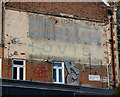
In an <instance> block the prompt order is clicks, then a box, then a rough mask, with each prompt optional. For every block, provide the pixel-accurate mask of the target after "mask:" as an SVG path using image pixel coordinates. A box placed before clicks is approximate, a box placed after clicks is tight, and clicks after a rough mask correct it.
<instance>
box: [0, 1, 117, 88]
mask: <svg viewBox="0 0 120 97" xmlns="http://www.w3.org/2000/svg"><path fill="white" fill-rule="evenodd" d="M3 5H4V3H3ZM31 6H32V7H31ZM84 6H86V8H85V7H84ZM1 13H2V15H1V17H0V19H1V53H0V54H1V60H0V62H1V64H0V65H1V69H0V70H1V75H0V76H1V78H8V79H15V80H27V81H40V82H50V83H56V84H58V85H59V84H60V85H61V84H65V85H73V86H74V85H75V86H87V87H99V88H108V87H110V88H112V86H113V85H114V84H117V83H118V77H117V76H118V71H117V68H118V67H117V66H118V59H117V58H118V57H117V56H118V51H116V50H115V49H117V47H116V45H117V43H116V41H117V40H115V39H116V38H114V37H116V36H117V35H116V30H115V29H116V27H115V25H113V24H111V16H114V12H113V10H112V8H110V10H107V7H106V6H105V4H104V3H102V2H97V3H95V2H92V3H90V2H89V3H83V2H82V3H18V2H17V3H15V2H12V3H6V4H5V6H3V7H2V5H1ZM113 18H114V17H113ZM112 21H114V19H113V20H112ZM111 36H112V37H111ZM113 36H114V37H113ZM111 41H112V45H111ZM111 48H112V49H111ZM115 66H116V67H115ZM116 75H117V76H116Z"/></svg>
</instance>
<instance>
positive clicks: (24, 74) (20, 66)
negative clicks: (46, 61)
mask: <svg viewBox="0 0 120 97" xmlns="http://www.w3.org/2000/svg"><path fill="white" fill-rule="evenodd" d="M14 60H15V61H23V65H17V64H13V61H14ZM25 64H26V61H25V60H19V59H13V60H12V79H13V74H14V73H13V72H14V71H13V68H14V67H17V79H16V80H20V74H19V73H20V72H19V71H20V68H23V80H25V77H26V70H25V69H26V68H25Z"/></svg>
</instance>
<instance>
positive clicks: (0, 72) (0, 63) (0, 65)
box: [0, 58, 2, 78]
mask: <svg viewBox="0 0 120 97" xmlns="http://www.w3.org/2000/svg"><path fill="white" fill-rule="evenodd" d="M1 77H2V59H1V58H0V78H1Z"/></svg>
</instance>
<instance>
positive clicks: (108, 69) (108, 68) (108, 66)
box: [107, 62, 111, 89]
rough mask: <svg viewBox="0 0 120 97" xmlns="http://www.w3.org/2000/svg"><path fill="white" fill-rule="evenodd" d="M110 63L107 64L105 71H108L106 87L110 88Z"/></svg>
mask: <svg viewBox="0 0 120 97" xmlns="http://www.w3.org/2000/svg"><path fill="white" fill-rule="evenodd" d="M110 64H111V62H110V63H109V64H108V65H107V73H108V89H110Z"/></svg>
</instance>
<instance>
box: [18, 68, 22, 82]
mask: <svg viewBox="0 0 120 97" xmlns="http://www.w3.org/2000/svg"><path fill="white" fill-rule="evenodd" d="M19 74H20V80H23V68H20V73H19Z"/></svg>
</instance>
